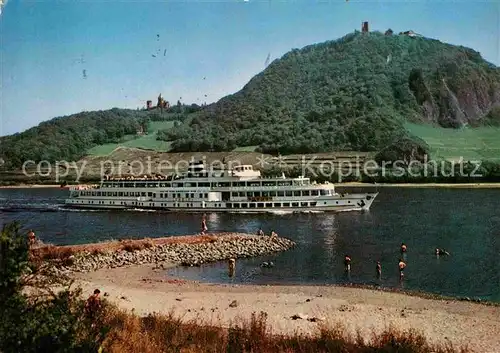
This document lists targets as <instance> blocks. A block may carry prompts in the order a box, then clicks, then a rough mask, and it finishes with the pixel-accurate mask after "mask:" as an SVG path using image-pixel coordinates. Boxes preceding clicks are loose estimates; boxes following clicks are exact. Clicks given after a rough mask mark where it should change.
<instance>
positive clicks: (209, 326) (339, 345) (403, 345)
mask: <svg viewBox="0 0 500 353" xmlns="http://www.w3.org/2000/svg"><path fill="white" fill-rule="evenodd" d="M266 320H267V314H266V313H265V312H260V313H258V314H257V313H254V314H253V315H252V316H251V318H250V319H240V320H238V321H237V322H234V323H232V324H231V325H230V327H226V328H225V327H221V326H220V325H218V324H217V322H200V321H188V322H184V321H183V320H182V319H181V318H179V317H176V316H175V315H174V314H173V313H172V314H169V315H158V314H155V315H148V316H146V317H139V316H137V315H134V314H133V313H128V312H126V311H123V310H119V309H117V308H116V307H113V306H106V308H105V309H104V310H103V311H102V314H101V316H100V317H99V322H100V326H101V328H102V329H106V328H108V329H109V332H108V334H107V336H106V338H105V339H104V341H103V343H102V346H101V347H102V348H103V351H105V352H110V353H114V352H117V353H118V352H120V353H122V352H130V353H156V352H186V353H187V352H192V353H195V352H261V353H271V352H276V353H278V352H279V353H282V352H301V353H302V352H303V353H306V352H308V353H309V352H310V353H316V352H339V353H340V352H343V353H351V352H352V353H358V352H359V353H361V352H363V353H365V352H366V353H368V352H381V353H382V352H387V353H389V352H406V353H424V352H426V353H427V352H435V353H441V352H443V353H444V352H446V353H453V352H462V353H465V352H469V350H468V349H467V348H466V347H463V348H462V347H461V348H457V347H453V345H452V344H451V343H449V344H447V345H433V344H431V343H429V342H428V341H427V340H426V338H425V337H424V336H423V335H421V334H420V333H419V332H418V331H415V330H409V331H402V330H398V329H396V328H394V327H388V328H387V329H386V330H385V331H384V332H382V333H373V334H372V335H371V337H362V336H361V335H360V334H359V333H358V335H351V334H349V333H347V331H346V330H345V328H344V327H343V326H342V325H340V324H327V323H319V324H318V328H317V332H316V333H315V334H313V335H304V334H300V333H297V334H295V335H275V334H273V333H272V328H271V327H269V326H268V325H267V322H266Z"/></svg>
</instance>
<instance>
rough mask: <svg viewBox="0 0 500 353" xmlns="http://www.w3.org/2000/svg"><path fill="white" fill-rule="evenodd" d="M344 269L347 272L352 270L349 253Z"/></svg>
mask: <svg viewBox="0 0 500 353" xmlns="http://www.w3.org/2000/svg"><path fill="white" fill-rule="evenodd" d="M344 269H345V272H348V273H349V272H351V257H350V256H349V255H346V256H345V257H344Z"/></svg>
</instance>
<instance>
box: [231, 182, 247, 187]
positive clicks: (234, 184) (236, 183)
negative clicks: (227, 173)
mask: <svg viewBox="0 0 500 353" xmlns="http://www.w3.org/2000/svg"><path fill="white" fill-rule="evenodd" d="M233 186H235V187H245V186H246V182H244V181H237V182H234V183H233Z"/></svg>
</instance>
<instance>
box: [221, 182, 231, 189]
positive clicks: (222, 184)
mask: <svg viewBox="0 0 500 353" xmlns="http://www.w3.org/2000/svg"><path fill="white" fill-rule="evenodd" d="M219 187H223V188H229V187H231V183H219Z"/></svg>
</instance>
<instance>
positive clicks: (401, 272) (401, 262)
mask: <svg viewBox="0 0 500 353" xmlns="http://www.w3.org/2000/svg"><path fill="white" fill-rule="evenodd" d="M405 268H406V263H405V262H404V261H403V260H402V259H400V260H399V280H403V278H404V276H405V274H404V272H403V271H404V269H405Z"/></svg>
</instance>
